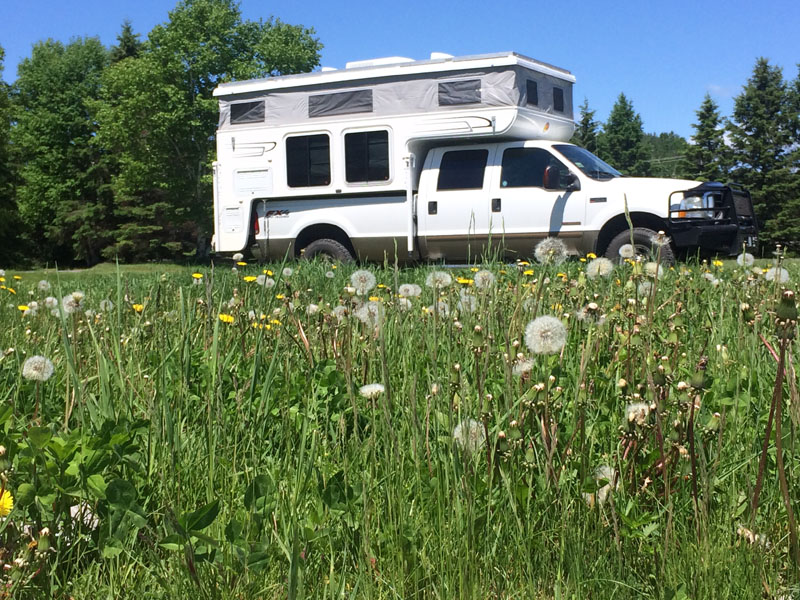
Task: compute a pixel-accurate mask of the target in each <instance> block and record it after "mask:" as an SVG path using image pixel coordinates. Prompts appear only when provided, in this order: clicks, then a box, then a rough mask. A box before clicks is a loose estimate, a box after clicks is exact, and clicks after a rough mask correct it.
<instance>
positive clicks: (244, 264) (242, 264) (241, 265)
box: [236, 260, 247, 267]
mask: <svg viewBox="0 0 800 600" xmlns="http://www.w3.org/2000/svg"><path fill="white" fill-rule="evenodd" d="M236 264H237V265H239V266H240V267H246V266H247V263H246V262H244V261H241V260H240V261H238V262H237V263H236Z"/></svg>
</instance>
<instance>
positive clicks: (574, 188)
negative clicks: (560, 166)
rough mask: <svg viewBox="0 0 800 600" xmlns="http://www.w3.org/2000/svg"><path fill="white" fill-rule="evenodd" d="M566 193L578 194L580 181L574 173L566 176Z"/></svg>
mask: <svg viewBox="0 0 800 600" xmlns="http://www.w3.org/2000/svg"><path fill="white" fill-rule="evenodd" d="M567 191H568V192H579V191H581V180H580V179H578V176H577V175H575V173H570V174H569V175H567Z"/></svg>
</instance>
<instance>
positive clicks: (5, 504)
mask: <svg viewBox="0 0 800 600" xmlns="http://www.w3.org/2000/svg"><path fill="white" fill-rule="evenodd" d="M13 508H14V496H12V495H11V492H9V491H8V490H3V495H2V496H0V517H7V516H8V514H9V513H10V512H11V511H12V509H13Z"/></svg>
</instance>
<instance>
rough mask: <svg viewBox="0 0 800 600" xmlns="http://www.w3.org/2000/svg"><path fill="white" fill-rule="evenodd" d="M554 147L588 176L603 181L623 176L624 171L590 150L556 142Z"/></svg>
mask: <svg viewBox="0 0 800 600" xmlns="http://www.w3.org/2000/svg"><path fill="white" fill-rule="evenodd" d="M553 148H555V149H556V150H558V151H559V152H560V153H561V154H563V155H564V156H565V157H566V158H567V159H568V160H570V161H571V162H572V163H573V164H574V165H575V166H576V167H578V168H579V169H580V170H581V171H583V174H584V175H586V176H587V177H591V178H592V179H597V180H599V181H602V180H604V179H613V178H614V177H621V176H622V173H620V172H619V171H617V170H616V169H615V168H614V167H612V166H611V165H609V164H607V163H605V162H603V161H602V160H600V159H599V158H597V157H596V156H595V155H594V154H592V153H591V152H589V151H588V150H584V149H583V148H580V147H578V146H572V145H570V144H556V145H554V146H553Z"/></svg>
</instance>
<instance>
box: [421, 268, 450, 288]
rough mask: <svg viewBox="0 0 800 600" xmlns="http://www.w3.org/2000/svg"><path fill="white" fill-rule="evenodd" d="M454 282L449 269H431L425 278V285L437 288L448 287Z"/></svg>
mask: <svg viewBox="0 0 800 600" xmlns="http://www.w3.org/2000/svg"><path fill="white" fill-rule="evenodd" d="M451 283H453V278H452V277H451V276H450V273H448V272H447V271H431V272H430V273H428V276H427V277H426V278H425V285H427V286H428V287H429V288H433V289H435V290H440V289H442V288H446V287H448V286H449V285H450V284H451Z"/></svg>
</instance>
